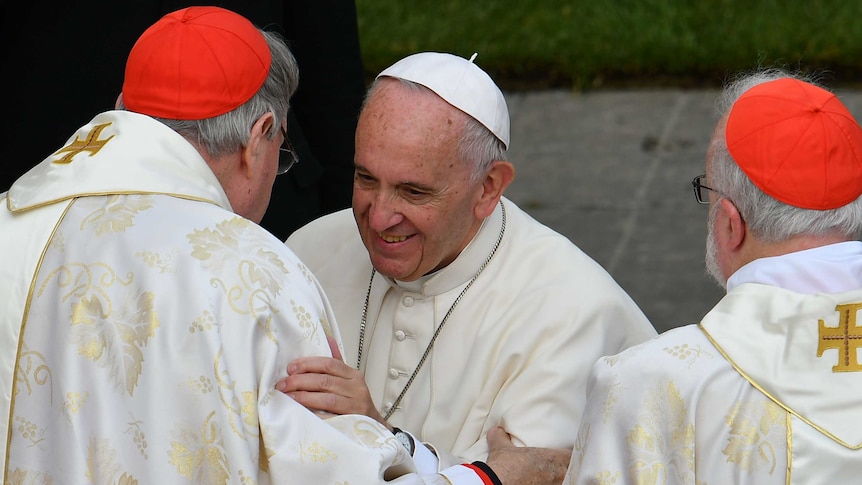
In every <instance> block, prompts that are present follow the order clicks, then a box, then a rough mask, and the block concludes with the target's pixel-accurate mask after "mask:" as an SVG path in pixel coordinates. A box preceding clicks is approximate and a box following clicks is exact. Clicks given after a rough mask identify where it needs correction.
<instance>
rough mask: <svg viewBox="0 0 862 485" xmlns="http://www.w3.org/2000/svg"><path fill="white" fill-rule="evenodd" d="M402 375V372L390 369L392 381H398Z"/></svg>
mask: <svg viewBox="0 0 862 485" xmlns="http://www.w3.org/2000/svg"><path fill="white" fill-rule="evenodd" d="M400 374H401V373H400V372H398V370H397V369H389V378H390V379H398V376H399V375H400Z"/></svg>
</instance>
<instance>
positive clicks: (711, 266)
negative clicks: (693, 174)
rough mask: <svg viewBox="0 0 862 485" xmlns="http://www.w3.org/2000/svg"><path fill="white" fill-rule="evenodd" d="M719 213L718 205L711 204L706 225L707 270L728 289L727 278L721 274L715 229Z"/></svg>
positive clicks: (719, 283) (720, 284)
mask: <svg viewBox="0 0 862 485" xmlns="http://www.w3.org/2000/svg"><path fill="white" fill-rule="evenodd" d="M717 214H718V205H716V204H710V206H709V217H708V218H707V225H706V272H707V274H709V276H711V277H712V279H713V280H715V282H716V283H718V285H719V286H721V287H722V288H724V289H725V290H726V289H727V280H726V279H725V278H724V276H723V275H722V274H721V267H720V266H719V265H718V244H717V243H716V242H715V231H714V230H713V228H714V227H715V218H716V215H717Z"/></svg>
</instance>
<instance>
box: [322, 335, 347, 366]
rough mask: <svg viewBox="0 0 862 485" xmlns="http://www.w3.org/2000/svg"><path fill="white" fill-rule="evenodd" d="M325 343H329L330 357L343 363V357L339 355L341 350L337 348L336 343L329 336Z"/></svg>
mask: <svg viewBox="0 0 862 485" xmlns="http://www.w3.org/2000/svg"><path fill="white" fill-rule="evenodd" d="M326 341H327V342H329V350H330V352H332V357H333V358H335V359H338V360H340V361H342V362H344V357H343V356H342V355H341V349H339V348H338V342H336V341H335V339H334V338H332V337H331V336H328V337H326Z"/></svg>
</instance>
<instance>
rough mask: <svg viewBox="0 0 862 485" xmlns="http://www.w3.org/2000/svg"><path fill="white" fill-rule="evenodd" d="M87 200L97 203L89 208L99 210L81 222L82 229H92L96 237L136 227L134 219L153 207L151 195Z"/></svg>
mask: <svg viewBox="0 0 862 485" xmlns="http://www.w3.org/2000/svg"><path fill="white" fill-rule="evenodd" d="M87 200H93V201H94V202H97V204H87V205H88V206H90V205H97V206H99V208H98V209H95V210H93V211H92V212H91V213H89V214H87V216H86V217H84V218H83V219H82V220H81V224H80V228H81V230H82V231H83V230H84V229H87V227H90V228H92V230H93V233H94V234H95V235H96V236H103V235H105V234H113V233H118V232H124V231H125V230H126V229H128V228H130V227H133V226H134V225H135V224H134V219H135V216H136V215H137V214H138V213H139V212H143V211H145V210H147V209H150V208H152V207H153V198H152V196H150V195H134V194H133V195H108V196H106V197H99V198H95V199H87ZM82 205H83V204H82Z"/></svg>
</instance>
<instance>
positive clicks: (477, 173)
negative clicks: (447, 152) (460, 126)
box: [362, 77, 506, 183]
mask: <svg viewBox="0 0 862 485" xmlns="http://www.w3.org/2000/svg"><path fill="white" fill-rule="evenodd" d="M381 79H392V80H395V81H398V82H400V83H401V85H402V86H403V87H405V88H407V89H409V90H411V91H413V92H415V93H417V94H421V95H423V96H435V97H439V96H437V94H436V93H435V92H434V91H432V90H430V89H428V88H427V87H425V86H423V85H421V84H419V83H415V82H413V81H408V80H406V79H401V78H392V77H386V78H377V79H375V80H374V82H373V83H371V87H370V88H368V93H366V95H365V101H364V102H363V106H362V107H363V109H364V108H365V104H366V103H367V102H368V100H369V99H370V98H371V96H372V94H374V91H375V90H376V89H377V87H378V86H379V85H380V81H381ZM456 109H457V108H456ZM461 113H462V114H463V115H464V117H465V118H466V123H465V124H464V133H462V134H461V138H460V139H459V140H458V150H459V152H460V155H461V159H462V160H463V161H465V162H467V163H469V164H470V169H471V174H470V175H471V176H470V180H471V182H474V183H475V182H478V181H479V180H481V179H482V177H484V176H485V174H486V173H487V172H488V169H489V168H490V167H491V163H492V162H494V161H495V160H506V146H505V145H504V144H503V142H502V141H500V139H499V138H497V136H496V135H494V134H493V133H491V130H489V129H488V128H486V127H485V125H483V124H482V123H480V122H479V121H477V120H476V119H475V118H473V117H471V116H470V115H468V114H466V113H464V112H463V111H462V112H461Z"/></svg>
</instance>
